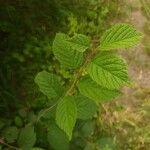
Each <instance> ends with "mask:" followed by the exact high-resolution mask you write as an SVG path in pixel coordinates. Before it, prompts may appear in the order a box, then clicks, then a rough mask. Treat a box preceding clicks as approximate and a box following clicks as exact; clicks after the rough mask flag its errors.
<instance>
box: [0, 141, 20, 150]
mask: <svg viewBox="0 0 150 150" xmlns="http://www.w3.org/2000/svg"><path fill="white" fill-rule="evenodd" d="M0 144H2V145H4V146H6V147H8V148H10V149H13V150H20V149H19V148H18V147H15V146H12V145H9V144H8V143H6V142H5V141H4V140H3V139H0Z"/></svg>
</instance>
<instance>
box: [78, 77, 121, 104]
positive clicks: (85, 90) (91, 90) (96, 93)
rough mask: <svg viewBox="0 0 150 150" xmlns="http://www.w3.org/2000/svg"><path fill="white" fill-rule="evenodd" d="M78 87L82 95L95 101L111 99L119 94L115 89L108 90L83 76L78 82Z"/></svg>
mask: <svg viewBox="0 0 150 150" xmlns="http://www.w3.org/2000/svg"><path fill="white" fill-rule="evenodd" d="M78 88H79V91H80V92H81V94H82V95H84V96H86V97H88V98H90V99H92V100H94V101H96V102H103V101H106V100H111V99H113V98H115V97H116V96H118V95H119V94H120V92H119V91H117V90H110V89H107V88H104V87H102V86H100V85H98V84H97V83H96V82H95V81H93V80H92V79H91V78H89V77H84V78H83V79H81V80H80V81H79V82H78Z"/></svg>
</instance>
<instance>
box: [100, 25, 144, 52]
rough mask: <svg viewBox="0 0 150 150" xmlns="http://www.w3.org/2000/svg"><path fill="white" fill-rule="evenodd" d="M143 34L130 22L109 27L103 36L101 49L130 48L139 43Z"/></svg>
mask: <svg viewBox="0 0 150 150" xmlns="http://www.w3.org/2000/svg"><path fill="white" fill-rule="evenodd" d="M141 38H142V34H141V33H140V32H138V31H136V29H135V28H134V27H132V26H131V25H128V24H118V25H115V26H113V27H111V28H110V29H108V30H107V31H106V32H105V33H104V34H103V35H102V38H101V42H100V43H101V45H100V50H111V49H119V48H130V47H133V46H135V45H137V44H138V43H139V41H140V40H141Z"/></svg>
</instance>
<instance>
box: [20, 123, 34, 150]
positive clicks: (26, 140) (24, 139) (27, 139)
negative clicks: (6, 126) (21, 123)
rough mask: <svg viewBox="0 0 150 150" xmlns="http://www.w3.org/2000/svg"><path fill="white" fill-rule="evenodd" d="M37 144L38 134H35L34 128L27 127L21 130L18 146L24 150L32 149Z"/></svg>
mask: <svg viewBox="0 0 150 150" xmlns="http://www.w3.org/2000/svg"><path fill="white" fill-rule="evenodd" d="M35 142H36V133H35V132H34V127H31V126H27V127H25V128H22V129H21V132H20V135H19V138H18V145H19V146H20V147H21V148H22V149H23V150H29V149H31V148H32V147H33V146H34V144H35Z"/></svg>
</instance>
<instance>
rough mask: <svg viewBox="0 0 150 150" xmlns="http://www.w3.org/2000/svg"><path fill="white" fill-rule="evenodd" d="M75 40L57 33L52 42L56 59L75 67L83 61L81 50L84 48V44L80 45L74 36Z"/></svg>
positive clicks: (65, 64)
mask: <svg viewBox="0 0 150 150" xmlns="http://www.w3.org/2000/svg"><path fill="white" fill-rule="evenodd" d="M75 41H76V42H75V43H74V42H73V39H71V38H70V37H69V36H67V35H66V34H63V33H57V34H56V37H55V40H54V42H53V52H54V55H55V57H56V59H58V61H59V62H60V63H61V64H62V65H63V66H65V67H68V68H77V67H79V66H80V65H81V64H82V62H83V53H82V52H83V51H84V50H85V45H81V41H80V40H79V39H78V38H75ZM79 41H80V42H79ZM77 49H78V50H77Z"/></svg>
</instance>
